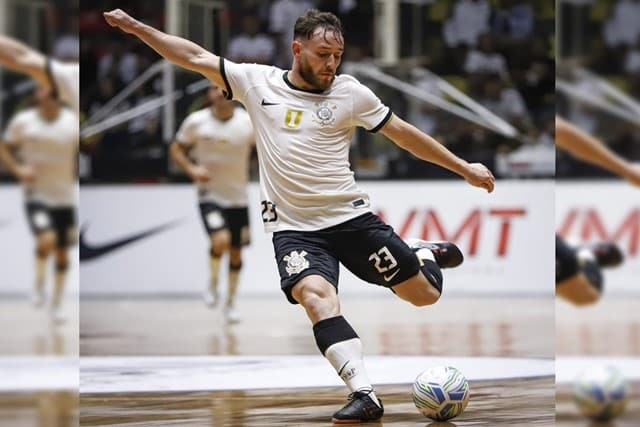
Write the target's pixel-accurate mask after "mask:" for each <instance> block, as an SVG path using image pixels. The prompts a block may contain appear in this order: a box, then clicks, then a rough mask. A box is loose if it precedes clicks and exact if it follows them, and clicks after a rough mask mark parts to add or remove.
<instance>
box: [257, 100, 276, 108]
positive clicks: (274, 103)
mask: <svg viewBox="0 0 640 427" xmlns="http://www.w3.org/2000/svg"><path fill="white" fill-rule="evenodd" d="M279 104H280V103H279V102H267V101H265V100H264V99H263V100H262V102H261V103H260V105H262V106H265V107H268V106H269V105H279Z"/></svg>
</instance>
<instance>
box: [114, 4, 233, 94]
mask: <svg viewBox="0 0 640 427" xmlns="http://www.w3.org/2000/svg"><path fill="white" fill-rule="evenodd" d="M104 19H105V20H106V21H107V23H108V24H109V25H111V26H112V27H118V28H120V29H121V30H122V31H124V32H125V33H129V34H133V35H134V36H136V37H138V38H139V39H140V40H142V41H143V42H144V43H146V44H147V45H148V46H149V47H150V48H152V49H153V50H155V51H156V52H158V54H160V56H162V57H163V58H165V59H166V60H168V61H170V62H173V63H174V64H176V65H179V66H180V67H182V68H186V69H187V70H191V71H195V72H197V73H200V74H202V75H203V76H205V77H206V78H208V79H209V80H211V81H212V82H214V83H215V84H216V85H218V86H220V87H225V84H224V81H223V79H222V75H221V74H220V59H219V57H218V56H216V55H214V54H213V53H211V52H209V51H208V50H206V49H204V48H203V47H201V46H198V45H197V44H195V43H193V42H191V41H189V40H186V39H183V38H180V37H177V36H172V35H171V34H166V33H163V32H162V31H160V30H157V29H155V28H153V27H151V26H149V25H146V24H144V23H142V22H140V21H138V20H137V19H135V18H132V17H131V16H129V15H128V14H127V13H126V12H124V11H122V10H120V9H115V10H112V11H111V12H105V13H104Z"/></svg>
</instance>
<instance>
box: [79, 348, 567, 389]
mask: <svg viewBox="0 0 640 427" xmlns="http://www.w3.org/2000/svg"><path fill="white" fill-rule="evenodd" d="M365 365H366V367H367V370H368V372H369V376H370V378H371V380H372V382H373V383H374V384H375V385H383V384H409V383H412V382H413V380H414V379H415V377H416V376H417V375H418V374H419V373H420V372H422V371H424V370H426V369H427V368H428V367H430V366H434V365H450V366H455V367H457V368H459V369H460V370H461V371H462V373H463V374H464V375H465V376H466V377H467V379H469V380H471V381H480V380H505V379H516V378H539V377H553V375H554V367H555V364H554V361H553V360H552V359H549V360H546V359H524V358H496V357H419V356H417V357H415V356H368V357H366V359H365ZM80 367H81V376H80V392H81V393H117V392H181V391H222V390H256V389H273V388H276V389H277V388H307V387H333V386H341V385H343V383H342V381H341V380H340V379H339V378H338V376H337V375H336V373H335V371H334V370H333V368H331V366H330V365H329V363H328V362H327V361H326V360H324V359H323V358H322V357H321V356H319V355H318V356H311V355H310V356H203V357H83V358H82V360H81V362H80Z"/></svg>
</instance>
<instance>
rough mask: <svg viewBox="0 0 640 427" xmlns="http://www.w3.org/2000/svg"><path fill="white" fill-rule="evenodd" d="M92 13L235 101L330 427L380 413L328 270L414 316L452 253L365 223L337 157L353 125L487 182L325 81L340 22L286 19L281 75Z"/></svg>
mask: <svg viewBox="0 0 640 427" xmlns="http://www.w3.org/2000/svg"><path fill="white" fill-rule="evenodd" d="M104 15H105V19H106V20H107V22H108V23H109V24H110V25H112V26H114V27H119V28H120V29H122V30H123V31H125V32H127V33H131V34H133V35H135V36H136V37H138V38H140V39H141V40H143V41H144V42H145V43H146V44H148V45H149V46H150V47H152V48H153V49H154V50H156V51H157V52H158V53H159V54H160V55H162V56H164V57H165V58H166V59H168V60H169V61H171V62H174V63H176V64H177V65H180V66H182V67H184V68H187V69H190V70H192V71H196V72H199V73H201V74H203V75H204V76H206V77H207V78H209V79H210V80H211V81H213V82H214V83H216V84H217V85H220V86H222V85H224V87H225V92H226V96H227V97H228V98H230V99H231V98H233V97H234V96H235V97H237V99H239V100H242V102H243V104H244V105H245V107H246V108H247V110H248V112H249V114H250V115H251V116H252V118H253V121H254V123H255V125H256V135H257V142H258V152H259V153H260V160H261V161H260V166H261V169H260V170H261V178H262V179H261V186H262V196H263V197H265V198H266V199H265V200H263V201H262V206H263V210H262V216H263V221H264V223H265V229H266V231H268V232H274V235H273V244H274V250H275V252H276V260H277V262H278V269H279V271H280V277H281V287H282V291H283V292H284V293H285V295H286V296H287V299H288V300H289V302H290V303H292V304H301V305H302V306H303V307H304V309H305V310H306V313H307V315H308V317H309V319H310V320H311V323H312V324H313V332H314V336H315V338H316V342H317V344H318V348H319V349H320V351H321V353H322V354H323V356H325V357H326V358H327V360H328V361H329V362H330V363H331V365H332V366H333V367H334V368H335V370H336V372H337V373H338V375H339V376H340V378H341V379H342V380H343V381H344V382H345V384H346V385H347V386H348V387H349V389H350V390H351V392H352V393H351V394H350V396H349V401H348V403H347V404H346V405H345V406H344V407H343V408H342V409H341V410H339V411H337V412H335V413H334V415H333V421H334V422H336V423H353V422H356V423H357V422H366V421H374V420H378V419H380V418H381V417H382V415H383V406H382V403H381V401H380V400H379V399H378V398H377V397H376V395H375V393H374V391H373V388H372V386H371V382H370V381H369V378H368V374H367V372H366V369H365V368H364V364H363V361H362V344H361V342H360V339H359V337H358V335H357V334H356V333H355V331H354V330H353V328H352V327H351V325H350V324H349V323H348V322H347V321H346V320H345V319H344V317H343V316H342V315H341V314H340V308H339V300H338V296H337V287H338V268H339V264H338V262H341V263H343V264H344V265H345V266H346V267H347V268H348V269H349V270H351V271H352V272H353V273H354V274H356V275H357V276H358V277H360V278H361V279H363V280H365V281H367V282H370V283H375V284H378V285H380V286H384V287H387V288H390V289H392V290H393V292H394V294H396V295H397V296H398V297H400V298H401V299H403V300H405V301H409V302H411V303H412V304H414V305H418V306H424V305H430V304H433V303H435V302H436V301H437V300H438V299H439V297H440V294H441V291H442V273H441V271H440V268H445V267H455V266H457V265H459V264H460V263H461V262H462V255H461V253H460V251H459V249H458V248H457V247H455V245H453V244H451V243H448V242H446V243H444V242H443V243H435V244H434V243H427V242H423V241H418V242H412V243H411V247H409V246H407V244H405V243H404V242H403V241H402V240H401V239H400V237H399V236H398V235H397V234H396V233H395V232H394V231H393V229H392V228H391V227H390V226H388V225H387V224H385V223H383V222H382V221H381V220H380V219H379V218H378V217H377V216H375V215H373V214H372V213H371V210H370V208H369V206H370V203H369V200H368V196H367V195H366V194H364V193H363V192H361V191H360V190H359V189H358V188H357V187H356V185H355V181H354V179H353V173H352V172H351V171H350V169H349V166H348V159H347V156H348V151H347V149H346V148H343V147H348V145H349V143H350V142H351V138H352V136H353V132H354V130H355V128H356V127H358V126H360V127H364V128H365V129H368V130H370V131H371V132H373V133H376V132H378V131H380V132H381V133H382V134H384V135H385V136H387V137H388V138H389V139H391V140H392V141H393V142H395V143H396V144H397V145H398V146H400V147H402V148H404V149H405V150H407V151H409V152H411V153H413V154H414V155H415V156H416V157H418V158H420V159H422V160H425V161H431V162H433V163H436V164H438V165H440V166H441V167H443V168H446V169H449V170H450V171H452V172H455V173H457V174H458V175H460V176H462V177H463V178H464V179H465V180H467V182H468V183H469V184H471V185H473V186H477V187H480V188H483V189H486V190H487V191H488V192H491V191H493V188H494V177H493V175H492V174H491V172H490V171H489V170H488V169H487V168H486V167H485V166H484V165H482V164H479V163H475V164H471V163H467V162H466V161H464V160H462V159H460V158H458V157H457V156H455V155H454V154H453V153H451V152H450V151H449V150H447V149H446V148H445V147H444V146H442V145H441V144H440V143H438V142H437V141H436V140H434V139H432V138H431V137H429V136H428V135H426V134H424V133H422V132H420V131H419V130H418V129H416V128H415V127H413V126H411V125H409V124H408V123H406V122H405V121H403V120H402V119H400V118H399V117H397V116H396V115H394V114H392V111H391V109H390V108H389V107H386V106H385V105H383V104H382V103H381V102H380V100H379V99H378V98H377V97H376V96H375V95H374V94H373V93H372V92H371V91H370V90H369V89H368V88H366V87H365V86H363V85H362V84H360V83H359V82H358V81H357V80H355V79H353V78H352V77H350V76H346V75H339V76H337V75H336V73H337V69H338V66H339V65H340V61H341V57H342V53H343V52H344V39H343V34H342V26H341V23H340V21H339V20H338V18H337V17H336V16H335V15H333V14H331V13H326V12H319V11H318V10H315V9H312V10H308V11H307V12H306V13H305V14H304V15H302V16H300V17H299V18H298V19H297V21H296V24H295V28H294V41H293V43H292V45H291V48H292V52H293V57H294V61H293V65H292V69H291V71H283V70H279V69H277V68H274V67H266V66H262V65H256V64H253V65H251V64H235V63H233V62H230V61H225V60H224V59H223V58H219V57H218V56H216V55H214V54H212V53H211V52H208V51H207V50H205V49H203V48H202V47H200V46H198V45H196V44H194V43H192V42H189V41H188V40H185V39H182V38H179V37H176V36H172V35H168V34H166V33H163V32H161V31H158V30H157V29H155V28H152V27H150V26H148V25H145V24H143V23H141V22H140V21H137V20H135V19H134V18H132V17H131V16H129V15H127V14H126V13H125V12H123V11H122V10H119V9H118V10H114V11H111V12H107V13H105V14H104ZM258 91H259V92H258ZM294 103H295V107H293V105H294ZM305 111H306V112H308V115H305V119H304V121H303V119H302V117H303V114H304V112H305ZM314 114H315V115H314ZM309 116H310V117H311V118H308V117H309ZM283 120H284V122H283ZM292 132H293V133H292ZM414 252H416V254H414ZM305 256H308V257H309V259H307V258H305Z"/></svg>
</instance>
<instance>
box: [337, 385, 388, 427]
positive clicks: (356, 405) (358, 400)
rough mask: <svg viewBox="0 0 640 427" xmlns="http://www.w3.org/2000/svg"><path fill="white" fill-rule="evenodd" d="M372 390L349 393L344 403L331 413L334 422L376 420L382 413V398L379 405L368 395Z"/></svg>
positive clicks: (347, 422) (348, 422)
mask: <svg viewBox="0 0 640 427" xmlns="http://www.w3.org/2000/svg"><path fill="white" fill-rule="evenodd" d="M372 391H373V390H358V391H354V392H353V393H351V394H350V395H349V397H348V399H349V401H348V402H347V404H346V405H344V407H343V408H342V409H340V410H339V411H337V412H336V413H335V414H333V420H332V421H333V423H334V424H359V423H368V422H372V421H378V420H379V419H380V418H382V415H383V414H384V406H382V400H380V399H378V401H379V402H380V406H378V405H377V404H376V402H374V400H373V399H372V398H371V397H369V394H370V393H371V392H372Z"/></svg>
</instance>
